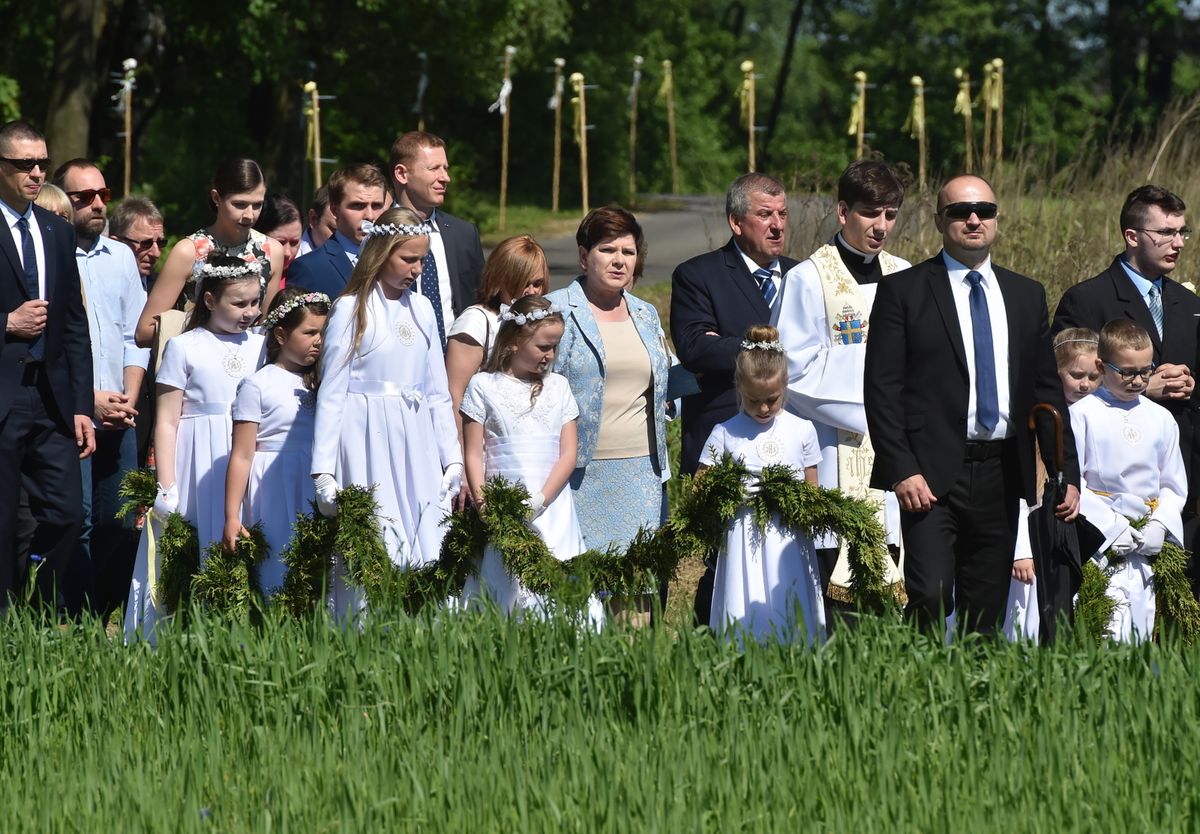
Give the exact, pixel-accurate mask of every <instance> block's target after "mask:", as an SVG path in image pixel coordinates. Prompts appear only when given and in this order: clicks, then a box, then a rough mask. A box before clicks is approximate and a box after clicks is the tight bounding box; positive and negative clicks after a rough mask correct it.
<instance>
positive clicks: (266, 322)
mask: <svg viewBox="0 0 1200 834" xmlns="http://www.w3.org/2000/svg"><path fill="white" fill-rule="evenodd" d="M328 303H329V296H327V295H326V294H325V293H323V292H307V293H305V294H304V295H298V296H296V297H295V298H290V299H288V300H287V301H285V302H283V303H282V304H280V305H279V306H278V307H276V308H275V309H274V310H272V311H271V312H270V313H268V314H267V317H266V318H265V319H263V326H264V327H266V328H267V329H268V330H270V329H271V328H272V327H275V326H276V325H277V324H279V322H281V321H283V320H284V318H286V317H287V314H288V313H290V312H292V310H295V309H296V308H297V307H304V306H306V305H309V304H328Z"/></svg>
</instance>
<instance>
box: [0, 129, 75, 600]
mask: <svg viewBox="0 0 1200 834" xmlns="http://www.w3.org/2000/svg"><path fill="white" fill-rule="evenodd" d="M49 167H50V160H49V159H48V154H47V153H46V140H45V138H44V137H43V136H42V135H41V134H40V133H39V132H38V131H37V130H35V129H34V128H33V127H32V126H31V125H29V124H28V123H27V122H21V121H15V122H8V123H7V124H5V125H4V126H3V127H0V218H2V219H3V223H4V230H3V232H0V334H2V335H0V612H3V611H5V610H6V609H7V607H8V605H9V602H10V595H12V594H15V593H19V591H20V588H21V586H22V585H23V584H24V581H25V576H24V575H23V574H24V570H23V569H22V566H20V565H19V564H17V558H16V553H15V550H16V519H17V506H18V502H19V501H20V492H21V489H22V487H24V489H25V490H26V492H27V493H28V495H29V501H30V509H31V510H32V512H33V516H34V519H35V520H36V521H37V525H38V526H37V531H36V532H35V533H34V537H33V542H32V545H31V550H30V552H31V553H36V554H38V555H39V556H40V557H41V562H42V568H41V570H39V572H38V590H39V596H40V597H41V599H42V600H43V601H44V602H52V601H53V589H54V587H55V585H56V584H59V585H60V584H61V581H62V578H63V574H64V570H65V569H66V567H67V566H68V565H69V563H70V559H71V555H72V553H73V551H74V548H75V544H76V542H77V541H78V538H79V527H80V524H81V523H82V521H83V511H82V504H83V496H82V489H81V483H80V477H79V460H81V459H83V458H86V457H88V456H89V455H90V454H91V453H92V451H93V450H94V449H95V431H94V429H93V427H92V357H91V346H90V344H89V342H88V330H87V320H86V318H85V316H84V311H83V301H82V298H81V296H80V291H79V269H78V267H77V266H76V262H75V232H74V231H73V230H72V229H71V227H70V225H69V224H67V223H66V221H64V220H63V219H62V218H61V217H58V216H57V215H55V214H51V213H50V212H48V211H45V210H44V209H41V208H39V207H37V206H35V205H33V200H34V199H35V198H36V197H37V195H38V192H39V191H40V190H41V187H42V183H43V182H44V181H45V178H46V173H47V171H48V169H49Z"/></svg>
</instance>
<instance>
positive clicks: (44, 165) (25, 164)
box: [0, 156, 50, 174]
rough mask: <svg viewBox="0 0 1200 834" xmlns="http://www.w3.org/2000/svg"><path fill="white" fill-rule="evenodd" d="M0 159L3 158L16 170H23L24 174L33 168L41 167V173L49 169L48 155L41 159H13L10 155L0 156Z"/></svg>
mask: <svg viewBox="0 0 1200 834" xmlns="http://www.w3.org/2000/svg"><path fill="white" fill-rule="evenodd" d="M0 160H4V161H5V162H7V163H8V164H9V165H11V166H12V167H14V168H16V169H17V170H18V171H23V172H24V173H26V174H28V173H29V172H30V171H32V170H33V169H34V168H41V169H42V173H43V174H45V173H48V172H49V171H50V157H48V156H45V157H42V158H41V159H13V158H12V157H11V156H0Z"/></svg>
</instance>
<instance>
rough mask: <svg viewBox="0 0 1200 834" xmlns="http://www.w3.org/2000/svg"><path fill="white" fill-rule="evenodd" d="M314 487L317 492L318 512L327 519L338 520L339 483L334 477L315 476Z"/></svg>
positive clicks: (325, 475) (324, 474)
mask: <svg viewBox="0 0 1200 834" xmlns="http://www.w3.org/2000/svg"><path fill="white" fill-rule="evenodd" d="M313 487H314V488H315V489H316V491H317V510H318V511H319V512H320V513H321V515H323V516H325V517H326V518H337V491H338V489H337V481H335V480H334V478H333V476H332V475H329V474H327V473H321V474H320V475H313Z"/></svg>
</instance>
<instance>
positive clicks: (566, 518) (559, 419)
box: [460, 372, 604, 626]
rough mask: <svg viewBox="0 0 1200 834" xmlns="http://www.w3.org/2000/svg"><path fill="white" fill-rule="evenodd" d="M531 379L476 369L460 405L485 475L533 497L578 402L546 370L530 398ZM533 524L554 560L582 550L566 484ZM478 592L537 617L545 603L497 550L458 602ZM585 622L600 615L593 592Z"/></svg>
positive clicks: (486, 554) (562, 380)
mask: <svg viewBox="0 0 1200 834" xmlns="http://www.w3.org/2000/svg"><path fill="white" fill-rule="evenodd" d="M532 389H533V383H531V382H526V381H524V380H519V379H516V378H514V377H511V376H509V375H508V374H504V373H498V372H496V373H478V374H475V376H473V377H472V378H471V381H470V383H469V384H468V385H467V391H466V393H465V394H464V395H463V401H462V406H461V407H460V410H461V411H462V413H463V414H464V415H466V416H467V417H469V418H470V419H472V420H474V421H475V422H477V423H480V424H481V425H482V426H483V434H484V467H483V471H484V478H485V479H486V480H491V479H492V478H494V477H496V476H497V475H499V476H501V477H503V478H505V479H506V480H508V481H510V482H517V481H520V482H522V483H524V484H525V486H526V488H527V489H528V490H529V492H530V494H531V495H532V494H533V493H535V492H540V491H541V489H542V486H543V485H544V484H545V483H546V478H547V476H549V474H550V470H551V469H552V468H553V467H554V464H555V463H557V462H558V458H559V436H560V434H561V432H562V428H563V426H564V425H566V424H567V423H569V422H571V421H572V420H574V419H576V418H577V417H578V416H579V407H578V406H577V405H576V403H575V397H574V396H573V395H572V394H571V386H570V383H568V382H567V379H566V377H563V376H560V375H559V374H554V373H548V374H546V375H545V377H544V378H543V383H542V390H541V392H540V393H539V394H538V396H537V399H536V400H534V401H533V402H532V403H531V402H530V394H531V392H532ZM532 526H533V529H534V530H536V531H537V533H538V534H539V535H540V536H541V537H542V538H543V539H544V540H545V542H546V546H547V547H548V548H549V549H550V552H551V553H552V554H553V555H554V557H555V558H556V559H558V560H559V561H566V560H568V559H571V558H573V557H575V556H578V555H579V554H580V553H582V552H583V551H584V549H585V548H584V543H583V534H582V532H581V531H580V527H579V518H578V516H577V515H576V513H575V503H574V501H573V500H572V497H571V490H570V488H569V487H564V488H563V489H562V490H561V491H560V492H559V493H558V495H557V496H556V497H555V498H554V500H553V501H551V502H550V503H549V505H547V506H546V508H545V509H544V510H543V512H542V513H541V515H539V516H538V517H537V518H535V519H534V520H533V522H532ZM481 597H486V598H490V600H491V601H492V602H493V603H494V604H495V605H496V606H497V607H498V608H500V609H501V610H503V611H505V612H506V613H509V612H513V611H532V612H536V613H537V614H538V615H544V614H546V613H547V611H548V607H549V603H548V601H547V600H546V599H545V598H543V597H542V596H539V595H538V594H535V593H533V592H531V591H530V590H529V589H527V588H525V587H524V586H522V585H521V583H520V582H519V581H517V579H516V578H515V577H513V576H512V575H510V574H509V573H508V571H507V570H505V568H504V562H503V558H502V557H501V554H500V552H499V551H498V550H496V549H495V548H494V547H492V546H490V545H489V546H488V547H487V548H486V550H485V551H484V556H483V560H482V563H481V564H480V567H479V573H478V575H477V576H475V575H473V576H471V577H470V578H469V579H468V580H467V584H466V585H465V586H464V588H463V601H464V602H469V601H470V600H473V599H478V598H481ZM586 617H587V619H588V620H589V621H590V622H591V623H592V624H593V625H596V626H598V625H600V624H602V623H603V620H604V613H603V607H602V605H601V603H600V601H599V599H597V598H596V597H594V596H593V597H592V598H591V599H590V600H589V602H588V610H587V612H586Z"/></svg>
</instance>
